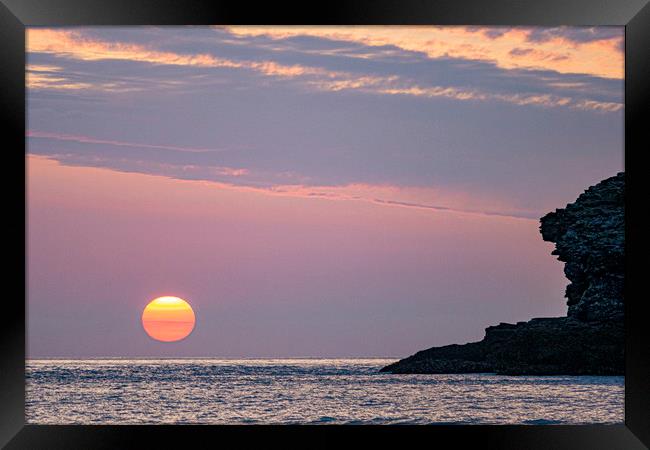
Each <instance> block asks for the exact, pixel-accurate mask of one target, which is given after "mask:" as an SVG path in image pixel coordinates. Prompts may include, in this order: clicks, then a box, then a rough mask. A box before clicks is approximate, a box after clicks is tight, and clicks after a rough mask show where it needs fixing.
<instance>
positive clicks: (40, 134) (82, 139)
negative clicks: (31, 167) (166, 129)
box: [26, 130, 226, 153]
mask: <svg viewBox="0 0 650 450" xmlns="http://www.w3.org/2000/svg"><path fill="white" fill-rule="evenodd" d="M26 134H27V137H30V138H43V139H55V140H57V141H71V142H78V143H82V144H102V145H113V146H118V147H134V148H152V149H161V150H173V151H177V152H189V153H211V152H221V151H224V150H226V149H214V148H196V147H178V146H173V145H156V144H144V143H137V142H124V141H114V140H106V139H97V138H92V137H88V136H78V135H72V134H61V133H48V132H44V131H33V130H28V131H27V133H26Z"/></svg>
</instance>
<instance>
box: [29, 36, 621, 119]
mask: <svg viewBox="0 0 650 450" xmlns="http://www.w3.org/2000/svg"><path fill="white" fill-rule="evenodd" d="M229 30H230V31H232V32H233V33H235V34H240V35H241V34H243V35H259V34H266V35H270V36H271V37H274V38H277V39H280V38H284V37H290V36H297V35H302V34H310V33H311V35H315V36H319V37H328V38H331V39H347V40H356V41H359V42H362V43H364V44H367V45H387V44H392V45H398V46H401V48H404V49H408V50H413V49H415V48H416V47H417V48H420V50H421V51H424V50H422V48H421V47H418V45H420V44H422V45H425V44H426V45H425V47H426V48H425V49H429V50H427V51H428V53H427V54H429V55H430V56H432V57H439V56H454V57H461V55H464V56H463V57H468V58H469V57H473V58H476V59H485V58H486V57H487V56H486V55H488V56H489V54H490V53H489V52H488V50H489V49H493V50H494V49H501V50H500V51H502V52H504V54H508V55H510V54H511V53H512V52H511V50H512V49H513V47H512V45H514V44H513V42H510V43H509V44H508V43H503V42H502V43H500V44H499V43H498V41H499V40H500V39H503V36H509V35H512V36H515V37H518V39H520V40H521V39H524V38H525V36H526V34H525V32H524V31H522V30H511V31H508V32H507V33H505V34H504V35H503V36H501V37H499V38H495V39H492V40H490V41H489V42H486V41H487V39H486V38H485V37H481V38H478V37H477V36H482V34H481V33H478V32H476V31H471V32H470V31H467V30H465V29H464V28H462V27H445V28H440V27H438V28H436V27H433V28H421V27H345V28H337V27H308V28H300V27H268V28H267V27H233V28H229ZM388 31H391V33H388ZM431 33H434V34H435V33H438V34H439V35H440V36H439V38H438V39H439V40H436V39H434V38H433V36H432V35H430V34H431ZM436 36H437V35H436ZM463 36H464V37H465V38H467V37H468V36H471V37H472V39H474V40H475V41H476V42H480V43H481V45H482V48H483V49H484V50H485V51H483V52H482V53H480V52H479V53H476V54H474V53H472V51H469V49H471V48H472V46H471V44H468V43H463V39H462V37H463ZM512 36H511V39H512ZM389 37H390V39H389ZM443 37H445V39H442V38H443ZM425 38H426V39H425ZM391 39H392V40H391ZM409 39H410V40H409ZM423 39H425V40H424V41H423ZM494 41H497V44H493V42H494ZM450 42H455V43H456V44H454V45H456V47H454V48H455V49H457V50H458V49H465V50H466V52H465V53H462V52H460V53H458V52H456V53H454V52H452V53H451V54H450V53H449V51H451V50H449V49H447V50H449V51H447V50H445V53H444V54H443V53H440V52H436V51H433V50H431V49H435V48H439V47H440V46H441V45H443V44H441V43H447V44H448V43H450ZM551 42H555V41H554V40H551ZM416 44H417V45H416ZM447 44H444V45H447ZM556 44H557V43H556ZM595 44H598V45H597V47H598V48H601V47H602V43H598V42H597V43H595ZM595 44H594V45H595ZM477 45H478V44H477ZM529 45H531V44H529ZM539 45H547V44H546V43H544V44H539ZM566 45H567V44H566V43H565V44H564V47H563V51H564V49H565V48H566ZM585 45H591V44H585ZM445 48H446V47H445ZM27 49H28V51H29V52H38V53H52V54H57V55H63V56H67V57H71V58H76V59H80V60H85V61H94V60H104V59H115V60H130V61H140V62H147V63H151V64H168V65H180V66H196V67H210V68H230V69H243V70H252V71H255V72H258V73H261V74H263V75H265V76H271V77H279V78H289V79H299V80H300V81H301V82H303V83H304V84H305V85H307V86H311V87H313V88H315V89H318V90H322V91H332V92H337V91H344V90H360V91H364V92H367V93H371V94H387V95H408V96H416V97H426V98H435V97H445V98H451V99H455V100H461V101H468V100H473V101H477V100H479V101H480V100H496V101H502V102H507V103H512V104H516V105H536V106H542V107H558V106H568V107H573V108H576V109H582V110H591V111H597V112H614V111H618V110H620V109H622V107H623V105H622V104H621V103H613V102H598V101H594V100H584V101H582V100H580V101H578V100H575V99H572V98H568V97H560V96H557V95H530V94H525V93H523V94H496V93H489V92H483V91H479V90H469V89H461V88H455V87H454V88H452V87H445V86H418V85H415V84H413V83H412V82H410V81H408V80H403V79H401V78H400V77H399V76H396V75H388V76H374V75H359V74H355V73H350V72H345V71H332V70H327V69H324V68H321V67H311V66H305V65H300V64H295V65H284V64H279V63H277V62H274V61H246V60H243V61H235V60H230V59H225V58H218V57H214V56H212V55H208V54H194V55H193V54H179V53H173V52H161V51H155V50H151V49H149V48H147V47H145V46H142V45H135V44H123V43H113V42H105V41H100V40H96V39H88V38H85V37H84V36H83V35H82V34H81V33H79V32H77V31H69V30H54V29H41V28H31V29H28V31H27ZM493 50H490V51H493ZM583 50H584V45H583V46H581V48H580V50H579V51H577V50H576V53H577V54H580V55H582V53H583ZM458 51H460V50H458ZM494 51H496V50H494ZM486 52H487V53H486ZM536 52H539V50H536ZM524 53H526V52H524ZM497 54H501V53H498V52H497V53H494V55H492V56H495V55H497ZM481 55H482V56H481ZM589 55H590V53H589V52H587V53H586V56H585V57H588V56H589ZM521 56H522V55H516V56H511V58H514V59H513V61H514V60H516V61H519V63H521V59H522V58H521ZM524 56H525V55H524ZM583 56H584V55H583ZM601 56H602V55H601ZM581 58H582V57H581ZM533 59H535V61H538V62H539V61H546V59H545V58H539V57H537V58H533ZM499 61H500V62H501V65H502V66H504V65H505V67H506V68H514V67H517V68H519V67H520V66H517V65H514V66H513V65H512V64H508V63H507V61H506V60H498V61H497V62H499ZM581 61H582V59H581ZM529 62H530V61H529ZM550 62H551V63H552V64H555V63H558V62H559V61H556V60H555V59H553V58H552V59H551V60H550ZM519 63H517V64H519ZM531 64H532V63H531ZM576 64H577V63H576ZM524 66H525V67H526V68H540V67H538V66H534V65H530V64H529V65H526V64H524ZM567 67H568V66H567ZM571 67H573V66H571ZM541 68H544V67H541ZM546 68H551V67H546ZM553 68H554V69H553V70H558V67H555V66H553ZM574 68H576V67H574ZM621 68H622V67H621ZM582 69H585V67H582ZM558 71H560V72H562V70H558ZM567 71H568V72H570V71H571V70H568V69H567ZM578 72H580V71H578ZM580 73H587V72H584V70H582V72H580ZM621 76H622V75H621ZM27 83H28V86H29V87H30V88H53V89H90V88H96V89H104V90H119V89H120V85H119V84H117V83H106V82H105V83H101V84H99V85H93V84H92V83H79V82H71V81H68V80H67V79H66V78H65V75H64V74H63V73H62V71H61V70H60V68H52V67H48V68H47V70H45V69H40V70H39V69H38V67H36V66H31V68H30V67H28V82H27ZM125 89H130V88H128V87H127V88H125Z"/></svg>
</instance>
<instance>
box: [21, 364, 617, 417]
mask: <svg viewBox="0 0 650 450" xmlns="http://www.w3.org/2000/svg"><path fill="white" fill-rule="evenodd" d="M393 361H394V360H392V359H390V360H388V359H287V360H281V359H264V360H261V359H251V360H216V359H181V360H75V361H72V360H47V361H46V360H31V361H28V363H27V396H26V415H27V421H28V422H29V423H54V424H90V423H102V424H110V423H112V424H131V423H206V424H277V423H282V424H310V423H317V424H431V423H434V424H442V423H444V424H449V423H454V424H455V423H458V424H565V423H571V424H577V423H620V422H623V389H624V379H623V377H593V376H582V377H569V376H557V377H530V376H525V377H512V376H497V375H490V374H470V375H390V374H384V373H378V370H379V369H380V368H381V367H383V366H384V365H386V364H389V363H391V362H393Z"/></svg>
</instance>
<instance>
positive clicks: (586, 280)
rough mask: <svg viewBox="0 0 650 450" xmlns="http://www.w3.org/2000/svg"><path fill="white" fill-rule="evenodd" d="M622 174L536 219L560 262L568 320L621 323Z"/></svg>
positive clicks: (623, 221) (623, 223) (623, 231)
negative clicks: (562, 207)
mask: <svg viewBox="0 0 650 450" xmlns="http://www.w3.org/2000/svg"><path fill="white" fill-rule="evenodd" d="M624 187H625V178H624V174H623V173H619V174H618V175H616V176H615V177H611V178H608V179H606V180H605V181H601V182H600V183H598V184H597V185H595V186H592V187H590V188H589V189H587V190H586V191H585V192H584V193H583V194H582V195H580V197H578V200H576V202H575V203H572V204H569V205H567V207H566V208H564V209H557V210H555V212H552V213H549V214H547V215H545V216H544V217H542V219H541V223H542V226H541V227H540V231H541V233H542V238H543V239H544V240H545V241H551V242H555V250H554V251H553V253H552V254H553V255H557V256H558V259H559V260H560V261H563V262H565V263H566V264H565V266H564V274H565V275H566V277H567V278H568V279H569V281H570V282H571V283H570V284H569V285H568V286H567V288H566V295H565V296H566V298H567V299H568V301H567V304H568V305H569V311H568V316H569V317H575V318H576V319H580V320H586V321H594V320H597V321H599V320H622V318H623V279H624V272H623V268H624V260H625V255H624V244H625V209H624V203H623V194H624Z"/></svg>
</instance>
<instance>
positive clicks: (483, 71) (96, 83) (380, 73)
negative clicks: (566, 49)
mask: <svg viewBox="0 0 650 450" xmlns="http://www.w3.org/2000/svg"><path fill="white" fill-rule="evenodd" d="M229 30H230V29H229ZM232 30H234V32H235V33H238V32H241V30H240V29H239V28H237V29H232ZM270 30H271V31H269V30H267V32H271V33H275V32H276V31H275V30H276V29H275V28H273V29H270ZM318 30H319V32H320V31H322V29H321V28H318ZM353 30H358V29H356V28H353ZM452 30H455V28H452ZM398 31H399V30H398ZM298 32H299V31H297V30H295V29H294V28H291V33H298ZM373 32H376V33H378V35H379V36H380V37H381V36H382V32H383V28H378V29H376V30H373ZM251 33H253V34H255V33H256V32H255V31H254V30H253V31H251ZM469 33H470V34H472V35H474V34H476V33H477V32H476V31H471V32H469ZM280 36H284V34H281V35H280ZM292 36H294V35H293V34H290V35H289V38H292ZM334 36H338V35H337V34H336V33H334ZM373 36H374V35H373ZM293 39H295V37H293ZM312 39H314V38H312ZM493 39H498V37H493ZM452 40H453V39H452ZM364 42H366V41H364ZM372 42H373V41H371V44H370V45H373V44H372ZM366 43H367V42H366ZM213 47H214V45H213ZM382 48H383V47H382ZM28 49H29V51H30V53H32V54H35V55H54V56H55V57H56V58H57V59H60V58H72V59H75V60H81V61H86V62H89V63H90V62H94V61H95V62H97V61H105V60H113V61H130V62H138V63H148V64H154V65H158V66H161V65H162V66H180V67H184V68H196V69H225V70H244V71H250V72H253V73H257V74H261V75H263V76H265V77H271V78H276V79H280V80H293V81H295V82H296V83H298V85H299V86H302V87H303V88H309V89H315V90H319V91H326V92H328V91H329V92H341V91H360V92H364V93H367V94H374V95H407V96H412V97H423V98H440V97H443V98H448V99H455V100H459V101H498V102H506V103H512V104H514V105H519V106H538V107H570V108H575V109H580V110H591V111H596V112H615V111H618V110H620V109H621V108H622V103H621V102H620V101H612V99H611V98H610V99H599V98H593V96H594V95H595V96H600V95H602V94H601V93H602V90H599V92H594V91H592V94H591V97H592V98H585V94H586V93H587V92H586V89H582V90H581V91H579V92H574V93H568V94H569V95H558V94H547V93H540V92H539V90H540V89H544V88H546V90H548V88H549V87H550V88H552V89H555V90H563V89H564V87H565V85H562V84H555V85H553V84H546V86H545V83H544V82H543V78H542V77H539V76H538V77H537V78H535V77H534V76H535V75H536V73H533V75H534V76H533V77H530V76H529V75H528V73H526V72H523V73H522V72H521V70H519V69H511V70H509V71H504V69H498V68H496V67H494V66H493V65H492V64H491V63H479V62H471V64H469V62H468V63H462V61H458V60H455V59H449V58H439V59H438V60H436V61H435V64H436V66H434V67H424V66H423V67H422V69H418V67H419V66H417V65H415V66H413V67H414V69H413V70H419V73H415V72H411V73H403V70H404V66H403V65H400V64H396V65H395V66H390V67H386V66H373V65H371V66H368V67H365V71H364V68H363V67H357V66H351V67H350V68H348V69H346V70H341V69H339V68H331V67H329V68H328V67H326V65H327V64H328V60H326V59H322V58H321V60H319V61H314V62H316V64H320V65H314V64H305V63H282V62H278V61H274V60H261V61H256V60H247V59H233V58H224V57H221V56H217V55H214V54H211V53H208V52H203V53H178V52H172V51H166V50H159V49H156V48H152V47H151V46H150V45H145V44H142V43H138V44H135V43H124V42H109V41H106V40H101V39H98V38H96V37H87V36H85V35H84V34H83V33H82V32H81V31H79V30H77V31H69V30H51V29H30V30H29V34H28ZM213 51H214V50H213ZM539 52H540V51H539V50H536V49H530V48H528V49H521V48H518V47H517V48H514V49H511V50H510V51H509V54H511V56H512V57H513V58H515V59H517V58H521V57H526V56H527V55H529V54H532V53H535V54H536V55H537V53H539ZM548 57H549V56H548V55H544V54H542V55H537V56H536V59H537V60H539V61H544V60H545V59H547V58H548ZM553 58H554V59H557V58H559V55H555V56H554V57H553ZM59 62H60V60H59ZM422 64H425V65H427V66H428V64H430V63H428V62H426V61H425V62H424V63H422ZM39 67H40V68H41V69H39ZM43 67H45V68H46V69H43ZM439 68H444V69H445V70H446V71H447V72H448V71H450V70H451V71H456V72H459V74H462V76H464V77H468V74H470V75H471V74H475V76H476V77H475V79H473V80H471V81H473V83H471V84H472V87H467V86H465V87H463V86H454V85H453V84H452V85H449V84H448V85H444V84H438V83H436V80H431V79H430V78H431V77H432V76H433V77H434V78H435V77H436V76H437V75H436V73H437V72H436V71H435V70H434V71H433V72H432V71H431V69H439ZM493 68H494V69H493ZM495 69H496V72H495ZM87 70H88V69H87ZM499 71H500V72H502V73H501V74H500V75H501V77H502V78H503V75H507V77H506V78H505V80H503V79H501V80H500V81H498V82H495V80H497V78H498V76H499V74H498V73H497V72H499ZM508 72H513V73H508ZM528 72H530V71H528ZM531 73H532V72H531ZM432 74H433V75H432ZM84 75H86V74H84V73H81V74H80V73H79V72H74V71H73V72H67V71H65V70H62V68H61V66H60V65H59V66H54V65H49V66H48V65H38V64H31V65H30V66H29V67H28V86H30V88H32V89H35V90H38V89H47V88H51V89H65V90H71V89H78V90H84V89H95V90H100V91H102V90H104V91H120V90H123V91H127V92H128V91H132V90H138V89H147V88H161V86H160V85H159V83H151V82H149V83H147V82H144V81H143V80H141V79H138V78H136V79H135V82H134V83H130V81H131V80H133V77H126V78H125V77H117V78H115V79H113V80H102V79H101V78H100V79H96V78H95V79H94V78H93V76H92V75H87V76H84ZM414 75H416V76H417V77H420V78H423V79H422V80H417V78H415V79H414V78H413V76H414ZM485 75H488V76H485ZM427 78H429V79H427ZM210 79H211V78H210V77H207V75H205V74H203V75H201V76H198V75H196V74H195V76H193V77H168V79H166V80H162V82H163V83H167V86H165V87H166V88H174V87H175V86H176V87H180V88H184V89H187V87H188V85H194V84H199V85H200V84H201V83H202V82H208V83H209V82H210ZM461 79H462V78H461ZM182 80H186V83H183V81H182ZM206 80H207V81H206ZM432 81H433V83H432ZM440 81H442V80H440ZM445 81H446V82H447V83H457V81H454V79H453V78H450V79H448V80H445ZM513 81H514V82H515V83H516V82H519V84H520V88H519V89H518V91H517V92H515V93H512V92H498V90H501V91H503V90H504V89H505V90H510V91H512V89H513V88H512V85H511V84H510V83H512V82H513ZM488 84H491V85H488ZM499 84H500V86H499ZM587 84H589V83H588V82H585V85H587ZM495 88H496V90H497V91H496V92H495ZM527 90H528V92H527ZM576 93H577V94H578V95H575V94H576Z"/></svg>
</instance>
